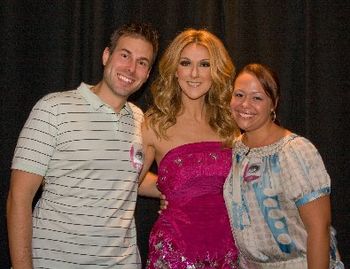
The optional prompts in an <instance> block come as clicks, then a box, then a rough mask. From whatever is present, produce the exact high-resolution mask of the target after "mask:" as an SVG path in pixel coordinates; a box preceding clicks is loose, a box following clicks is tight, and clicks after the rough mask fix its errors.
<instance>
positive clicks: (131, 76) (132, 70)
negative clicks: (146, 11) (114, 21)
mask: <svg viewBox="0 0 350 269" xmlns="http://www.w3.org/2000/svg"><path fill="white" fill-rule="evenodd" d="M152 58H153V46H152V44H151V43H150V42H148V41H146V40H144V39H142V38H140V37H134V36H122V37H120V38H119V40H118V42H117V46H116V47H115V49H114V51H113V52H112V53H111V52H110V51H109V49H108V48H106V49H105V50H104V52H103V58H102V60H103V65H104V76H103V79H104V81H105V83H106V84H107V86H108V88H109V90H110V91H112V93H113V94H114V95H116V96H117V97H121V98H123V99H127V98H128V97H129V96H130V95H131V94H132V93H134V92H136V91H137V90H138V89H140V87H141V86H142V84H143V83H144V82H145V81H146V80H147V78H148V76H149V72H150V70H151V62H152Z"/></svg>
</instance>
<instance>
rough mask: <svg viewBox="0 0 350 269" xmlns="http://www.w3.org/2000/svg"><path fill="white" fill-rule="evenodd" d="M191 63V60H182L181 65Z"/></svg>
mask: <svg viewBox="0 0 350 269" xmlns="http://www.w3.org/2000/svg"><path fill="white" fill-rule="evenodd" d="M190 64H191V62H190V61H188V60H181V61H180V65H181V66H189V65H190Z"/></svg>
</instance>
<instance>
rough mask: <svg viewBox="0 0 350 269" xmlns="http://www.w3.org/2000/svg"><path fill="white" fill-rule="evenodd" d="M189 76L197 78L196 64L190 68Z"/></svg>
mask: <svg viewBox="0 0 350 269" xmlns="http://www.w3.org/2000/svg"><path fill="white" fill-rule="evenodd" d="M191 76H192V77H193V78H197V77H198V76H199V72H198V67H197V66H193V68H192V70H191Z"/></svg>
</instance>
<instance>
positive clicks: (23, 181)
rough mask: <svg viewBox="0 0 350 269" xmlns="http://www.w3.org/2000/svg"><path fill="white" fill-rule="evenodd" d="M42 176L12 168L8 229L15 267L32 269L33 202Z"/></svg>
mask: <svg viewBox="0 0 350 269" xmlns="http://www.w3.org/2000/svg"><path fill="white" fill-rule="evenodd" d="M42 180H43V177H42V176H39V175H35V174H31V173H27V172H24V171H20V170H12V174H11V182H10V190H9V194H8V198H7V230H8V238H9V247H10V255H11V262H12V268H13V269H32V268H33V265H32V203H33V199H34V196H35V193H36V192H37V190H38V189H39V187H40V184H41V182H42Z"/></svg>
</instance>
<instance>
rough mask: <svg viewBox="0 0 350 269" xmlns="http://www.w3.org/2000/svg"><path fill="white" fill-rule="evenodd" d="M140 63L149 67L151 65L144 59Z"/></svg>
mask: <svg viewBox="0 0 350 269" xmlns="http://www.w3.org/2000/svg"><path fill="white" fill-rule="evenodd" d="M139 65H141V66H142V67H147V68H148V67H149V64H148V62H147V61H144V60H141V61H139Z"/></svg>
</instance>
